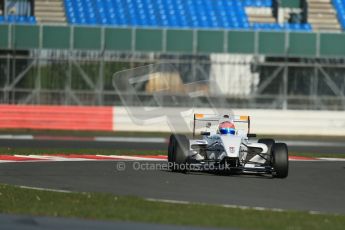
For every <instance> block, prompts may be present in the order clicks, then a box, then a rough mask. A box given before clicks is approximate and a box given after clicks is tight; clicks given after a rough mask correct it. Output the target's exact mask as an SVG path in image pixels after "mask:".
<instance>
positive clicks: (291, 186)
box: [0, 161, 345, 214]
mask: <svg viewBox="0 0 345 230" xmlns="http://www.w3.org/2000/svg"><path fill="white" fill-rule="evenodd" d="M119 164H122V165H121V166H122V167H121V169H120V170H119V168H118V167H119V166H118V165H119ZM162 164H166V163H163V162H109V161H98V162H90V161H84V162H44V163H41V162H38V163H37V162H35V163H6V164H0V183H6V184H13V185H22V186H30V187H39V188H49V189H59V190H69V191H80V192H82V191H83V192H105V193H113V194H117V195H134V196H140V197H144V198H154V199H167V200H177V201H189V202H201V203H210V204H219V205H224V204H228V205H242V206H250V207H265V208H278V209H286V210H303V211H316V212H322V213H339V214H345V196H344V191H345V183H344V181H345V162H290V174H289V176H288V178H287V179H277V178H273V179H272V178H271V177H269V176H254V175H215V174H210V173H200V172H194V173H187V174H184V173H173V172H170V171H167V170H165V169H164V166H162ZM158 165H160V166H158ZM139 167H140V170H138V168H139ZM124 168H125V169H124ZM153 168H156V170H153Z"/></svg>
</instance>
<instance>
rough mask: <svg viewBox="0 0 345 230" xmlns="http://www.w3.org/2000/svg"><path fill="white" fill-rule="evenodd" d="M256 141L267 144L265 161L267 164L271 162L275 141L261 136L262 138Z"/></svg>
mask: <svg viewBox="0 0 345 230" xmlns="http://www.w3.org/2000/svg"><path fill="white" fill-rule="evenodd" d="M258 143H262V144H265V145H267V147H268V150H267V157H266V158H267V163H268V164H272V160H271V159H272V154H273V146H274V144H275V141H274V140H273V139H269V138H263V139H259V140H258Z"/></svg>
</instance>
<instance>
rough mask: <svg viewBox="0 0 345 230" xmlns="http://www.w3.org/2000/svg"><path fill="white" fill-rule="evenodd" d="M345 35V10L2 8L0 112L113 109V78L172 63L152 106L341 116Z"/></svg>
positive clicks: (150, 89)
mask: <svg viewBox="0 0 345 230" xmlns="http://www.w3.org/2000/svg"><path fill="white" fill-rule="evenodd" d="M344 30H345V0H279V1H278V0H18V1H14V0H3V1H0V75H1V76H4V77H1V79H0V102H1V103H10V104H12V103H24V104H78V105H113V104H117V103H120V101H119V98H118V96H117V93H116V92H115V90H114V87H113V86H112V76H113V74H114V73H115V72H117V71H121V70H123V69H127V68H134V67H138V66H142V65H147V64H155V63H168V64H167V65H168V66H170V67H169V68H167V69H170V70H169V71H162V72H160V73H158V74H157V73H152V75H151V77H149V78H148V79H149V80H148V82H147V84H146V86H144V87H141V89H140V90H141V91H138V92H136V94H137V95H138V96H140V97H141V98H143V99H145V100H146V101H147V103H148V104H150V98H153V97H157V95H155V93H158V92H159V93H162V92H161V91H162V90H163V89H165V90H166V88H169V89H168V90H166V92H164V93H163V94H164V95H167V94H168V95H170V96H171V95H174V97H179V98H180V100H179V101H180V105H181V106H191V105H192V104H193V105H194V106H205V105H206V104H207V102H206V101H207V100H208V99H210V98H211V99H214V98H215V99H219V98H221V99H222V100H218V101H217V102H215V103H216V104H217V103H218V104H217V106H221V107H228V106H229V105H231V106H233V107H240V108H277V109H279V108H280V109H281V108H283V109H335V110H339V109H345V98H344V94H345V80H344V76H345V75H344V73H345V66H344V63H345V46H344V44H345V43H344V40H345V33H343V31H344ZM171 66H173V67H171ZM171 69H174V71H172V70H171ZM157 76H161V79H160V78H157ZM166 82H168V83H169V84H168V85H166V84H167V83H166ZM191 82H197V84H196V85H195V86H192V85H191ZM190 90H194V91H198V92H199V93H195V95H203V96H201V97H200V99H198V100H196V101H193V102H189V101H188V100H186V94H188V93H189V92H188V91H190ZM163 91H164V90H163ZM164 98H165V97H164ZM171 103H172V102H171V99H169V97H167V99H166V100H162V105H163V106H171ZM205 103H206V104H205Z"/></svg>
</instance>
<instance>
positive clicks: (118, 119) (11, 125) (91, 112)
mask: <svg viewBox="0 0 345 230" xmlns="http://www.w3.org/2000/svg"><path fill="white" fill-rule="evenodd" d="M229 111H231V110H230V109H229ZM212 112H214V111H212V110H211V109H208V108H196V109H191V108H142V107H121V106H117V107H102V106H100V107H96V106H94V107H92V106H35V105H0V129H33V130H39V129H41V130H42V129H44V130H89V131H96V130H99V131H139V132H140V131H141V132H148V131H151V132H172V131H176V132H185V131H188V130H189V131H191V130H192V126H191V121H192V119H193V113H212ZM233 112H234V113H235V114H237V115H249V116H251V131H252V132H254V133H258V134H272V135H313V136H315V135H320V136H327V135H331V136H345V111H303V110H299V111H297V110H294V111H292V110H286V111H284V110H260V109H255V110H254V109H253V110H240V109H234V110H233Z"/></svg>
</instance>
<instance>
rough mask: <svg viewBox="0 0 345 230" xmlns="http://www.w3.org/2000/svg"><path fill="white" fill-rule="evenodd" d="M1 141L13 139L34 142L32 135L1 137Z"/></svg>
mask: <svg viewBox="0 0 345 230" xmlns="http://www.w3.org/2000/svg"><path fill="white" fill-rule="evenodd" d="M0 139H13V140H33V139H34V136H32V135H0Z"/></svg>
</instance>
